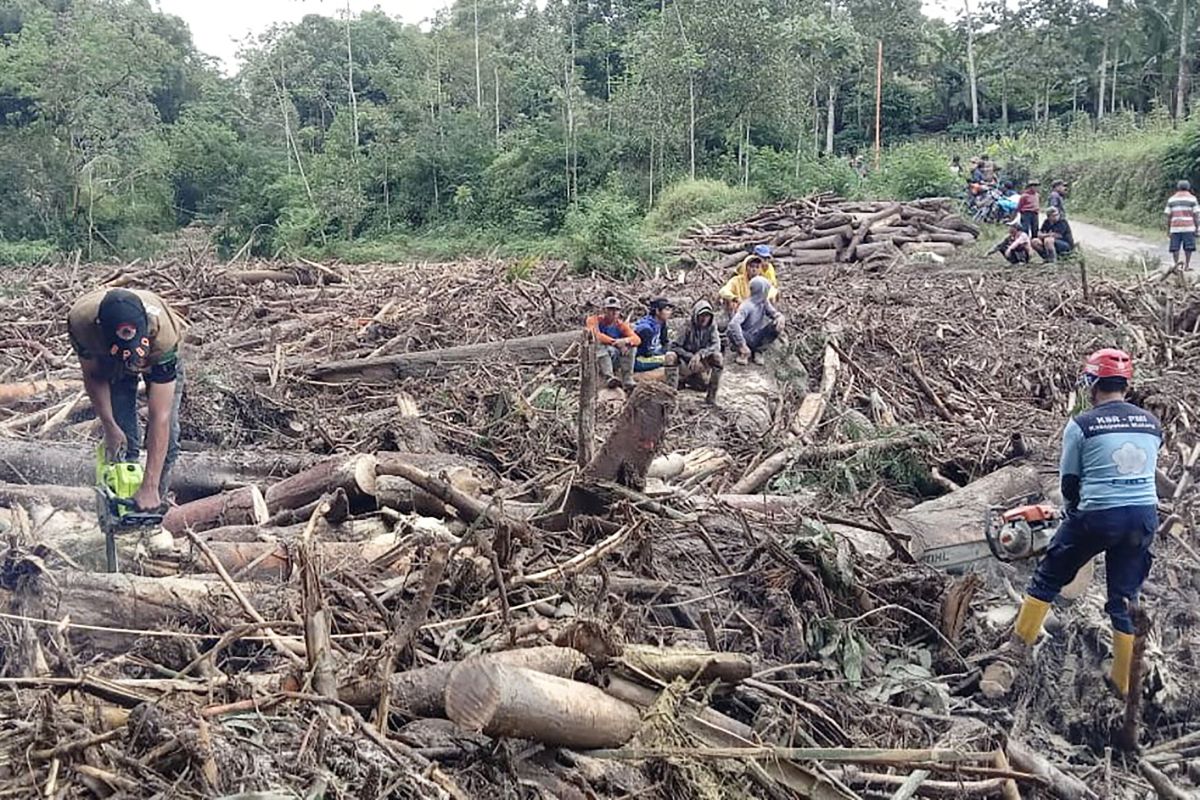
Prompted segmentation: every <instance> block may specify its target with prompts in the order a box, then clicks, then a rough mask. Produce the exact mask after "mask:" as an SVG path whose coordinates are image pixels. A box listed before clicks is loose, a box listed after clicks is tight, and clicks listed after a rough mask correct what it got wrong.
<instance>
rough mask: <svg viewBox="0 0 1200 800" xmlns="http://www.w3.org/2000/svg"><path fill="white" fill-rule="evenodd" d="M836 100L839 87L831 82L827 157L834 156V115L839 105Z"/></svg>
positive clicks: (828, 107) (827, 124) (827, 107)
mask: <svg viewBox="0 0 1200 800" xmlns="http://www.w3.org/2000/svg"><path fill="white" fill-rule="evenodd" d="M836 98H837V85H836V84H834V83H833V82H832V81H830V83H829V101H828V104H827V106H826V114H827V116H826V119H825V154H826V155H833V126H834V113H835V111H836V108H837V104H836V103H835V102H834V101H835V100H836Z"/></svg>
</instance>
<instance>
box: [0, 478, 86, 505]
mask: <svg viewBox="0 0 1200 800" xmlns="http://www.w3.org/2000/svg"><path fill="white" fill-rule="evenodd" d="M14 503H19V504H21V505H23V506H36V505H46V506H51V507H52V508H82V509H92V508H95V506H96V492H95V490H93V489H87V488H84V487H82V486H56V485H55V484H52V483H34V484H20V483H0V506H11V505H12V504H14Z"/></svg>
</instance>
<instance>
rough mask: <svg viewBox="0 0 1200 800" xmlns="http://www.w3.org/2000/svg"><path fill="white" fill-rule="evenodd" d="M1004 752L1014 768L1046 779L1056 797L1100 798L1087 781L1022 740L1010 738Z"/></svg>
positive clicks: (1078, 799) (1081, 799) (1089, 799)
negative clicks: (1068, 771) (1054, 762)
mask: <svg viewBox="0 0 1200 800" xmlns="http://www.w3.org/2000/svg"><path fill="white" fill-rule="evenodd" d="M1004 753H1005V755H1007V756H1008V760H1009V762H1010V763H1011V764H1012V765H1013V768H1014V769H1018V770H1020V771H1021V772H1028V773H1030V774H1032V775H1036V776H1038V777H1039V778H1042V779H1044V780H1045V781H1046V782H1047V784H1048V785H1049V787H1050V791H1051V792H1052V793H1053V794H1054V795H1055V796H1056V797H1059V798H1061V799H1062V800H1098V797H1097V795H1096V793H1095V792H1093V791H1092V790H1091V789H1089V788H1088V786H1087V784H1086V783H1084V782H1083V781H1081V780H1079V779H1078V778H1076V777H1075V776H1074V775H1068V774H1067V773H1065V772H1063V771H1062V770H1061V769H1059V768H1058V767H1056V766H1054V765H1053V764H1051V763H1050V762H1049V761H1047V760H1046V759H1045V758H1043V757H1042V756H1040V755H1038V754H1037V753H1035V752H1034V751H1033V750H1032V749H1030V748H1028V747H1026V746H1025V745H1023V744H1021V743H1020V742H1017V741H1014V740H1012V739H1009V740H1008V745H1007V746H1006V747H1005V748H1004Z"/></svg>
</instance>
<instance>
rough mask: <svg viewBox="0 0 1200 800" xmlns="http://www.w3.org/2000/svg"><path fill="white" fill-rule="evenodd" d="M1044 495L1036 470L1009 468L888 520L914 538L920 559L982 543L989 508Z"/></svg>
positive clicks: (892, 516) (1018, 466)
mask: <svg viewBox="0 0 1200 800" xmlns="http://www.w3.org/2000/svg"><path fill="white" fill-rule="evenodd" d="M1042 493H1043V488H1042V480H1041V475H1040V474H1039V473H1038V470H1037V468H1036V467H1034V466H1032V465H1029V464H1024V465H1016V466H1008V467H1003V468H1001V469H999V470H996V471H995V472H993V473H991V474H990V475H986V476H984V477H982V478H980V479H979V480H977V481H972V482H971V483H969V484H967V485H966V486H964V487H963V488H961V489H958V490H956V491H953V492H950V493H948V494H944V495H942V496H941V497H937V498H934V499H933V500H927V501H925V502H924V503H920V504H918V505H915V506H913V507H912V508H909V509H906V510H904V511H901V512H899V513H896V514H892V515H891V516H890V517H888V521H889V522H890V523H891V525H892V528H894V529H895V530H896V531H898V532H900V533H905V534H908V535H910V536H911V537H912V542H911V543H910V549H911V551H912V554H913V555H914V556H915V557H916V558H918V559H920V558H921V556H922V555H923V554H924V553H925V552H927V551H929V550H933V549H935V548H938V547H945V546H948V545H956V544H966V543H968V542H978V541H979V540H980V538H981V536H982V534H983V522H984V519H985V518H986V515H987V511H988V509H989V508H991V507H992V506H999V505H1005V504H1007V503H1009V502H1012V501H1013V500H1018V499H1021V498H1024V497H1026V496H1028V495H1040V494H1042Z"/></svg>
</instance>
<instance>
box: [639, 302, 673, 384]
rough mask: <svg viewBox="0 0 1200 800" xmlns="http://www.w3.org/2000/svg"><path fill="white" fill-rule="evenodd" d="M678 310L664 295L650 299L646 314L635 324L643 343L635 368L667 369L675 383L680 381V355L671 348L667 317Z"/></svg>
mask: <svg viewBox="0 0 1200 800" xmlns="http://www.w3.org/2000/svg"><path fill="white" fill-rule="evenodd" d="M673 313H675V306H674V304H672V303H671V301H670V300H668V299H667V298H665V297H656V298H654V299H653V300H651V301H650V305H649V307H648V308H647V310H646V314H645V316H643V317H642V318H641V319H639V320H638V321H637V322H635V323H634V324H633V332H634V333H636V334H637V337H638V339H639V340H640V344H638V347H637V356H636V357H635V358H634V360H633V371H634V372H652V371H654V370H656V369H665V370H666V381H667V383H668V384H670V385H672V386H675V385H676V384H678V383H679V359H678V357H677V356H676V355H675V353H673V352H671V333H670V331H669V330H667V321H668V320H670V319H671V315H672V314H673Z"/></svg>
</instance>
